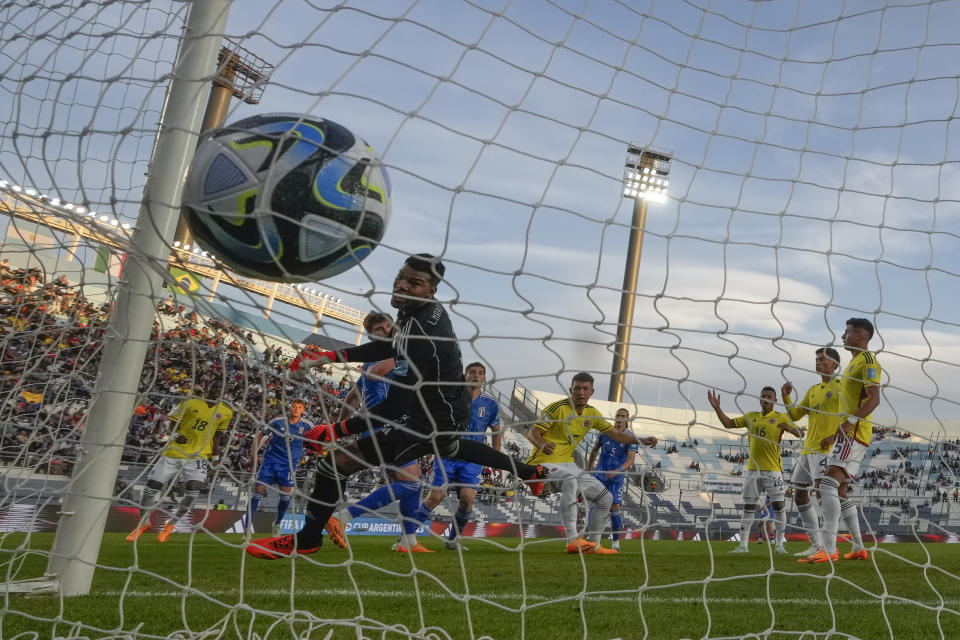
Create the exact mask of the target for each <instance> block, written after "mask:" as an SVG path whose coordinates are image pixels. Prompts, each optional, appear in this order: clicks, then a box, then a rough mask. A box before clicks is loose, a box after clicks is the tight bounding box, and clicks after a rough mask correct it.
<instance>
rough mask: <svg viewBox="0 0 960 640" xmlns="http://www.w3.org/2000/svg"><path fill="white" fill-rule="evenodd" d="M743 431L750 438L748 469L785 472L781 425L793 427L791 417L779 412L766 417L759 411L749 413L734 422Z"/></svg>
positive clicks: (773, 412)
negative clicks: (744, 430)
mask: <svg viewBox="0 0 960 640" xmlns="http://www.w3.org/2000/svg"><path fill="white" fill-rule="evenodd" d="M733 423H734V424H735V425H737V426H738V427H740V428H741V429H746V430H747V432H748V435H749V436H750V455H749V459H748V461H747V469H756V470H759V471H781V472H782V471H783V460H782V459H781V458H780V439H781V438H782V437H783V429H781V428H780V426H779V425H780V424H782V423H787V424H789V425H793V422H791V421H790V416H788V415H787V414H785V413H780V412H778V411H771V412H770V413H768V414H766V415H764V414H762V413H760V412H759V411H748V412H747V413H745V414H744V415H742V416H740V417H739V418H737V419H735V420H734V421H733Z"/></svg>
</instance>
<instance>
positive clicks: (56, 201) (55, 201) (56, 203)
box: [50, 198, 60, 207]
mask: <svg viewBox="0 0 960 640" xmlns="http://www.w3.org/2000/svg"><path fill="white" fill-rule="evenodd" d="M50 204H52V205H53V206H55V207H59V206H60V198H51V199H50Z"/></svg>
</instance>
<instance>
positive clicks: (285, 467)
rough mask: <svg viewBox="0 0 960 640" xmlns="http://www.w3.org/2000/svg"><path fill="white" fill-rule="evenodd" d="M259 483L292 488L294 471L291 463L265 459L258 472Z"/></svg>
mask: <svg viewBox="0 0 960 640" xmlns="http://www.w3.org/2000/svg"><path fill="white" fill-rule="evenodd" d="M257 482H258V483H260V484H265V485H267V486H272V485H276V486H278V487H292V486H293V471H292V470H291V469H290V463H289V462H288V461H287V460H275V459H273V458H265V459H264V461H263V464H261V465H260V470H259V471H258V472H257Z"/></svg>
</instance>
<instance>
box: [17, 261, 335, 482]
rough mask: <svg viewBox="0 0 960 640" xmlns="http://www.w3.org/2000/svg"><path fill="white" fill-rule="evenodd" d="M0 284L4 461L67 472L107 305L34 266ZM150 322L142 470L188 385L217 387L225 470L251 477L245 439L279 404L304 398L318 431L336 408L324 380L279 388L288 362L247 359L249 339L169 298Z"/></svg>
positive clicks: (131, 454) (128, 451)
mask: <svg viewBox="0 0 960 640" xmlns="http://www.w3.org/2000/svg"><path fill="white" fill-rule="evenodd" d="M0 278H2V282H3V286H2V288H0V333H2V336H3V337H2V344H0V424H2V425H3V432H2V435H0V457H2V458H3V459H4V460H5V461H8V462H16V463H17V464H23V465H25V466H32V467H38V468H40V467H42V468H43V469H44V470H46V471H47V472H52V473H69V472H70V469H71V465H72V463H73V462H74V461H75V449H76V446H77V443H78V442H79V435H80V433H81V432H82V430H83V428H84V426H85V423H86V416H87V409H88V405H89V401H90V397H91V393H92V390H93V385H94V381H95V379H96V376H97V373H98V370H99V367H100V357H101V353H102V344H103V335H104V330H105V327H106V323H107V321H108V319H109V314H110V312H111V311H112V305H111V304H110V303H100V304H96V303H94V302H92V301H90V300H88V299H87V298H85V297H84V295H83V293H82V290H81V289H80V288H78V287H72V286H70V285H69V283H68V282H67V281H66V279H65V278H63V277H58V278H56V279H54V280H52V281H50V282H45V278H44V274H43V272H42V271H41V270H40V269H36V268H33V269H12V268H10V267H9V264H8V263H7V262H6V261H3V262H2V263H0ZM108 298H109V296H108ZM158 312H159V313H160V314H162V315H163V316H164V318H163V319H162V320H161V319H160V318H159V317H158V319H157V321H155V322H154V326H153V332H152V335H151V344H150V348H149V349H148V352H147V358H146V362H145V366H144V370H143V375H142V378H141V381H140V385H139V392H140V394H139V396H138V399H137V403H136V408H135V410H134V415H133V417H132V419H131V422H130V428H129V431H128V435H127V441H126V447H125V449H124V453H123V459H124V461H126V462H138V463H144V462H148V461H150V460H152V459H153V458H154V457H155V456H156V455H157V453H158V452H159V451H160V449H162V448H163V447H164V446H165V444H166V442H167V440H168V439H169V437H170V432H171V430H172V425H171V424H170V419H169V415H170V413H171V412H172V411H173V409H174V408H175V407H176V405H177V404H178V403H179V402H180V401H181V400H182V399H183V398H184V397H185V396H186V395H188V394H189V393H190V392H191V390H192V389H193V388H194V385H196V384H200V385H201V386H203V387H205V388H206V389H208V390H212V389H215V390H216V395H215V398H216V399H219V398H221V397H222V398H224V399H226V400H229V401H230V402H231V403H232V404H233V406H234V408H235V411H236V414H235V415H236V418H235V419H234V423H233V424H232V425H231V430H230V433H229V442H228V446H227V450H226V452H224V453H225V458H224V465H225V467H224V470H225V471H236V472H243V471H246V470H248V469H249V468H250V467H251V462H252V461H251V460H250V451H251V444H252V442H253V438H254V436H255V434H256V433H257V432H258V431H259V430H260V429H261V428H262V426H263V424H265V423H266V422H267V421H269V420H271V419H273V418H274V417H276V416H278V415H280V414H281V413H282V412H283V410H284V407H283V399H284V398H293V397H297V396H299V397H303V398H304V399H305V400H306V402H307V416H308V418H309V419H311V420H313V421H317V422H319V421H329V420H330V419H331V417H332V416H333V415H335V413H336V411H337V410H338V408H339V400H338V397H339V391H338V389H337V388H336V386H335V385H334V384H333V383H332V381H331V380H329V379H328V380H326V381H324V382H323V383H322V384H321V386H320V387H317V386H316V385H299V384H298V385H294V384H293V383H290V382H289V381H287V379H286V376H285V375H284V372H285V370H286V369H285V365H286V363H287V362H288V360H289V356H287V355H286V354H285V353H284V352H283V350H282V349H280V347H279V346H271V347H269V348H268V349H267V351H268V352H269V353H264V354H262V355H259V354H257V356H256V357H251V355H252V354H251V350H252V349H253V344H254V341H253V336H252V334H250V333H249V332H243V331H240V330H238V329H236V328H235V327H233V326H231V325H230V324H228V323H226V322H223V321H221V320H217V319H206V318H201V317H199V316H198V315H197V314H196V312H188V311H187V310H186V309H185V308H184V307H183V305H179V304H176V303H175V302H174V301H173V298H172V297H171V298H168V299H167V300H166V301H163V302H161V303H160V304H158ZM210 395H212V394H211V392H210V391H208V396H210ZM211 399H214V398H213V397H211ZM306 463H307V462H306V461H305V464H306Z"/></svg>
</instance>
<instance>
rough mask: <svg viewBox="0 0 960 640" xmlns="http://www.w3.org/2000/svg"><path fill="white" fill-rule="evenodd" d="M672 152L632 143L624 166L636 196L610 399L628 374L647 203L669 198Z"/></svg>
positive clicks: (628, 191)
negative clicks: (668, 187)
mask: <svg viewBox="0 0 960 640" xmlns="http://www.w3.org/2000/svg"><path fill="white" fill-rule="evenodd" d="M672 160H673V154H671V153H668V152H664V151H655V150H653V149H649V148H644V147H640V146H637V145H630V147H629V148H628V149H627V160H626V162H625V163H624V168H623V197H625V198H632V199H633V220H632V222H631V223H630V240H629V241H628V242H627V263H626V265H625V268H624V271H623V292H622V293H621V294H620V316H619V318H618V319H617V341H616V343H614V345H613V368H612V369H611V373H610V389H609V391H608V392H607V400H609V401H610V402H620V401H621V400H622V399H623V385H624V381H625V380H626V377H627V357H628V355H629V353H630V334H631V333H632V330H633V307H634V303H635V302H636V299H637V278H638V276H639V271H640V255H641V252H642V251H643V230H644V227H645V226H646V224H647V203H648V202H666V200H667V186H668V185H669V184H670V182H669V180H668V179H667V176H669V175H670V163H671V161H672Z"/></svg>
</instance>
